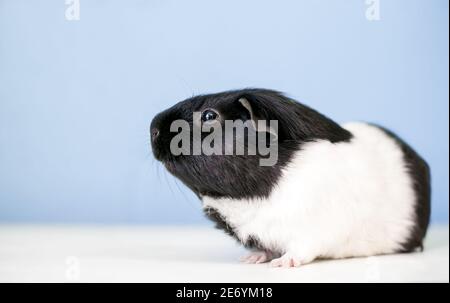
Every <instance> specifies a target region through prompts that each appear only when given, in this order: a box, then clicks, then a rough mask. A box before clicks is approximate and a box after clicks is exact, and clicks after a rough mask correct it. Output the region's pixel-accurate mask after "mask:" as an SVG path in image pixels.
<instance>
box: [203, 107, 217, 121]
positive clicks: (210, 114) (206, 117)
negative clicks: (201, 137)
mask: <svg viewBox="0 0 450 303" xmlns="http://www.w3.org/2000/svg"><path fill="white" fill-rule="evenodd" d="M216 119H217V113H216V112H215V111H213V110H210V109H207V110H205V111H204V112H203V113H202V121H203V122H206V121H212V120H216Z"/></svg>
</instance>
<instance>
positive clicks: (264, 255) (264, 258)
mask: <svg viewBox="0 0 450 303" xmlns="http://www.w3.org/2000/svg"><path fill="white" fill-rule="evenodd" d="M273 257H274V255H273V254H272V253H271V252H270V251H255V252H252V253H250V254H249V255H247V256H244V257H242V258H240V259H239V260H240V261H241V262H243V263H247V264H260V263H265V262H269V261H270V260H272V259H273Z"/></svg>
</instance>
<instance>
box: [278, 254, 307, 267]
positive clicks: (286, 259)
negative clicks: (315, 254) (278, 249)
mask: <svg viewBox="0 0 450 303" xmlns="http://www.w3.org/2000/svg"><path fill="white" fill-rule="evenodd" d="M313 260H314V258H305V257H301V256H299V255H295V254H291V253H285V254H284V255H282V256H281V257H279V258H277V259H273V260H272V261H271V262H270V266H271V267H286V268H287V267H300V266H301V265H304V264H308V263H310V262H312V261H313Z"/></svg>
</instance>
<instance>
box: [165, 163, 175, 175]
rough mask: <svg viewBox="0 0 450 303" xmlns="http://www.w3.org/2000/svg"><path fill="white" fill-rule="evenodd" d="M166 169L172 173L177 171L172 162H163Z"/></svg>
mask: <svg viewBox="0 0 450 303" xmlns="http://www.w3.org/2000/svg"><path fill="white" fill-rule="evenodd" d="M163 164H164V167H165V168H166V169H167V170H168V171H169V172H171V173H173V172H174V171H175V164H174V163H173V162H172V161H163Z"/></svg>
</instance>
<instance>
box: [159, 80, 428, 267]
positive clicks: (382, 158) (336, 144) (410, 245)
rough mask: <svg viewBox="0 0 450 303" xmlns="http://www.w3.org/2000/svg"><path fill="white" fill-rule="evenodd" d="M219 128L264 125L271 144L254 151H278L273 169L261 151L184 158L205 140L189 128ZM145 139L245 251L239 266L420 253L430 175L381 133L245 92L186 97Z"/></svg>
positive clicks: (273, 94) (280, 98)
mask: <svg viewBox="0 0 450 303" xmlns="http://www.w3.org/2000/svg"><path fill="white" fill-rule="evenodd" d="M179 120H181V121H185V124H186V125H187V126H190V127H191V129H190V130H189V133H188V141H189V142H187V143H190V144H188V145H189V146H188V148H185V149H184V151H185V153H175V154H174V153H173V151H172V150H171V141H173V139H174V138H175V136H177V135H178V134H179V132H177V130H176V129H174V128H173V127H172V126H171V125H173V123H174V121H179ZM225 121H244V122H249V121H251V122H256V121H265V122H267V123H265V126H266V127H262V128H256V126H255V125H256V124H255V123H252V125H254V127H255V129H256V131H255V133H257V136H258V137H261V138H262V137H266V138H267V137H271V138H272V139H270V140H269V139H268V140H267V141H266V142H265V143H261V144H263V145H265V146H266V147H267V146H269V145H277V149H276V152H277V158H276V163H273V164H272V165H261V162H260V160H261V159H262V158H267V155H262V154H261V153H259V152H257V153H255V154H249V153H248V154H244V155H242V154H239V155H238V154H223V153H219V152H217V153H213V154H205V153H204V152H202V151H201V152H200V153H197V154H192V146H193V145H194V144H195V143H196V142H197V143H198V141H202V140H205V138H206V136H207V135H208V134H210V132H209V133H208V132H206V133H203V132H202V135H200V136H199V135H195V133H194V129H195V127H196V126H199V125H204V124H210V125H216V126H218V127H219V128H221V129H222V130H224V129H225ZM268 121H276V122H277V128H276V129H275V128H271V127H269V126H268V125H269V123H268ZM178 130H179V129H178ZM150 133H151V134H150V135H151V142H152V149H153V153H154V156H155V158H156V159H157V160H159V161H161V162H162V163H163V164H164V166H165V167H166V168H167V170H168V171H169V172H170V173H171V174H172V175H174V176H175V177H177V178H178V179H180V180H181V181H182V182H183V183H184V184H185V185H186V186H187V187H188V188H190V189H191V190H192V191H193V192H194V193H195V194H196V195H197V196H198V197H199V199H200V200H201V203H202V206H203V210H204V212H205V214H206V216H207V217H208V218H210V219H211V220H212V221H214V222H215V223H216V226H217V227H218V228H220V229H223V230H224V231H225V232H226V233H228V234H229V235H231V236H233V237H235V238H236V239H237V240H238V241H239V242H240V243H242V244H243V245H244V246H245V247H247V248H248V249H249V250H250V251H251V253H250V254H249V255H248V256H246V257H244V258H242V259H241V260H242V261H243V262H245V263H263V262H270V265H271V266H274V267H298V266H301V265H303V264H307V263H310V262H312V261H313V260H315V259H319V258H326V259H338V258H348V257H364V256H373V255H380V254H391V253H402V252H412V251H416V250H419V249H420V250H423V240H424V238H425V235H426V231H427V228H428V223H429V218H430V195H431V188H430V170H429V167H428V165H427V163H426V162H425V161H424V160H423V159H422V158H421V157H420V156H419V155H418V154H417V153H416V152H415V151H414V150H413V149H412V148H411V147H410V146H409V145H407V144H406V143H405V142H404V141H403V140H402V139H400V138H399V137H398V136H396V135H395V134H394V133H392V132H391V131H389V130H387V129H385V128H382V127H380V126H377V125H374V124H370V123H362V122H351V123H347V124H343V125H338V124H337V123H335V122H333V121H332V120H331V119H329V118H327V117H326V116H324V115H322V114H320V113H319V112H317V111H315V110H313V109H311V108H310V107H308V106H306V105H303V104H301V103H299V102H297V101H295V100H293V99H291V98H289V97H287V96H285V95H284V94H282V93H280V92H277V91H273V90H267V89H243V90H234V91H227V92H222V93H216V94H209V95H199V96H194V97H192V98H189V99H187V100H184V101H182V102H180V103H178V104H176V105H174V106H173V107H171V108H169V109H167V110H165V111H163V112H161V113H160V114H158V115H157V116H156V117H155V118H154V119H153V121H152V123H151V126H150ZM245 142H246V141H245V140H244V143H242V141H237V140H234V141H233V144H241V145H242V144H244V145H247V144H248V143H245ZM258 142H260V141H259V140H258ZM261 142H262V141H261ZM258 144H260V143H258ZM225 145H226V144H225ZM172 147H173V145H172ZM222 150H223V148H222ZM219 151H220V149H219Z"/></svg>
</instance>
